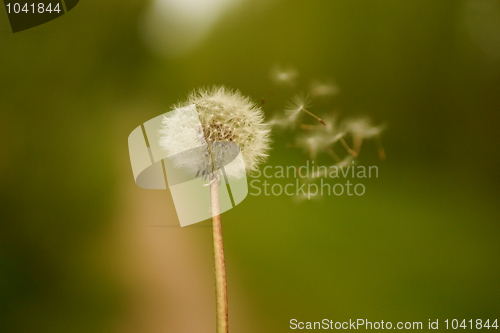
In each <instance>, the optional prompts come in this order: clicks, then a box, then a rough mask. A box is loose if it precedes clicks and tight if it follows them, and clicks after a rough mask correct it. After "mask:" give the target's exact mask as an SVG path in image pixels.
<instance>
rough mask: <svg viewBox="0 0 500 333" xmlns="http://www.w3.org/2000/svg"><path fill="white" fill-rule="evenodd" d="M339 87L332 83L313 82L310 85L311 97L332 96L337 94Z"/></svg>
mask: <svg viewBox="0 0 500 333" xmlns="http://www.w3.org/2000/svg"><path fill="white" fill-rule="evenodd" d="M339 90H340V89H339V87H338V86H337V85H336V84H334V83H333V82H320V81H314V82H312V83H311V96H312V97H326V96H333V95H337V94H338V93H339Z"/></svg>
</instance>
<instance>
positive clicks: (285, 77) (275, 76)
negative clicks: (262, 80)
mask: <svg viewBox="0 0 500 333" xmlns="http://www.w3.org/2000/svg"><path fill="white" fill-rule="evenodd" d="M298 76H299V72H297V70H295V69H294V68H291V67H288V68H282V67H280V66H274V67H273V68H272V69H271V80H272V81H273V82H274V83H275V84H277V85H288V86H291V85H293V84H294V83H295V80H296V79H297V77H298Z"/></svg>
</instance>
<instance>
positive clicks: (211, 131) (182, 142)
mask: <svg viewBox="0 0 500 333" xmlns="http://www.w3.org/2000/svg"><path fill="white" fill-rule="evenodd" d="M188 106H194V107H191V108H190V110H191V111H186V109H188V108H186V107H188ZM200 123H201V127H200ZM162 125H163V126H162V129H161V130H160V146H161V147H162V148H163V149H164V150H166V151H167V153H168V154H169V155H174V154H178V153H180V152H183V151H186V150H188V149H192V148H195V147H199V146H200V145H203V144H204V143H208V144H210V143H234V144H236V145H238V147H239V149H240V151H241V155H242V157H243V162H244V165H245V168H243V166H242V164H241V163H240V164H239V165H237V164H238V163H231V166H234V167H231V168H229V167H228V168H226V173H227V175H228V176H233V177H236V178H241V176H242V175H243V174H244V171H245V169H246V170H248V171H253V170H256V169H257V167H258V165H259V164H260V163H261V162H263V161H264V160H265V159H266V157H267V156H268V155H267V151H268V150H269V148H270V138H269V135H270V128H269V127H270V126H269V125H268V124H266V123H265V122H264V115H263V112H262V110H261V109H260V108H259V107H258V106H257V105H256V104H255V103H253V102H252V101H251V100H250V99H249V98H248V97H245V96H243V95H242V94H241V93H240V92H239V91H235V90H230V89H227V88H225V87H217V86H216V87H212V88H209V89H198V90H195V91H194V92H192V93H191V94H190V95H189V97H188V98H187V100H186V101H184V102H181V103H179V104H177V105H175V106H174V111H172V112H171V113H169V116H166V117H164V119H163V123H162ZM226 146H227V147H228V149H227V150H229V147H231V146H233V147H234V145H230V144H227V145H226ZM224 147H225V146H224V145H220V144H219V145H218V148H219V149H222V150H221V151H220V152H219V153H218V154H219V155H220V156H219V155H217V156H212V158H213V159H217V158H224V154H225V149H224ZM227 153H231V152H230V151H228V152H227Z"/></svg>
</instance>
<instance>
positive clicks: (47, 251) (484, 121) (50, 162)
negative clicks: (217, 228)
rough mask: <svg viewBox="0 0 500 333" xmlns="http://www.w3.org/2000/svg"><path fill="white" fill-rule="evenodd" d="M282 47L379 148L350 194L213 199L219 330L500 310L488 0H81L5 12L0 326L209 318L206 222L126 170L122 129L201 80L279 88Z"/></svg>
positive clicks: (143, 327)
mask: <svg viewBox="0 0 500 333" xmlns="http://www.w3.org/2000/svg"><path fill="white" fill-rule="evenodd" d="M275 64H283V65H285V66H293V67H295V68H296V69H297V70H298V71H299V72H300V76H299V78H298V85H297V86H296V87H295V88H294V89H295V90H300V89H305V88H306V87H307V85H308V84H309V82H310V81H311V80H316V79H334V80H335V82H336V83H337V84H338V86H339V87H340V89H341V90H340V93H339V94H338V96H335V97H334V98H333V99H332V100H331V102H330V103H331V105H332V106H333V107H335V108H336V109H337V110H342V111H341V112H342V115H343V116H350V115H353V116H354V115H369V116H370V117H372V119H374V121H375V122H376V123H386V124H388V128H387V130H386V131H385V132H384V134H383V136H382V139H383V142H384V145H385V148H386V151H387V156H388V157H387V160H386V161H385V162H382V161H379V160H378V158H377V154H376V147H375V145H374V144H373V143H368V144H366V146H364V147H363V154H362V156H361V158H360V164H363V165H378V166H379V170H380V176H379V178H378V179H372V180H369V181H367V182H366V183H365V184H366V186H367V192H366V194H365V195H364V196H362V197H347V196H344V197H326V198H323V200H314V201H313V200H311V201H304V202H297V201H294V200H293V199H292V198H290V197H287V196H280V197H275V196H269V197H266V196H258V197H254V196H249V197H248V198H247V199H246V200H245V201H244V202H243V203H242V204H240V205H239V206H238V207H236V208H235V209H233V210H231V211H229V212H227V213H225V214H224V215H223V221H224V235H225V246H226V263H227V270H228V288H229V302H230V327H231V331H232V332H287V331H289V330H290V329H289V321H290V319H292V318H296V319H298V320H300V321H315V320H321V319H323V318H329V319H333V320H338V321H342V320H348V319H357V318H366V319H369V320H371V321H380V320H384V321H394V322H396V321H423V322H427V320H428V319H432V320H435V319H441V320H444V319H447V318H448V319H453V318H456V319H477V318H480V319H488V318H489V319H500V318H499V316H500V312H499V310H500V261H499V260H498V259H499V255H500V242H499V236H500V225H499V222H500V219H499V217H500V214H499V213H500V210H499V206H498V202H499V192H498V191H499V187H500V177H499V174H498V167H499V161H500V157H499V139H498V133H499V125H500V115H499V110H500V89H499V88H500V2H499V1H497V0H468V1H462V0H448V1H445V0H443V1H432V0H406V1H395V0H385V1H369V0H358V1H349V0H329V1H325V0H309V1H301V0H288V1H285V0H274V1H270V0H252V1H245V0H240V1H230V0H210V1H208V0H206V1H201V0H199V1H197V0H189V1H187V0H186V1H180V0H154V1H138V0H120V1H118V0H108V1H99V2H97V1H84V0H82V1H80V4H79V5H78V6H77V7H76V8H75V9H73V10H72V11H71V12H70V13H68V14H67V15H64V16H63V17H61V18H59V19H57V20H54V21H52V22H49V23H47V24H45V25H42V26H39V27H36V28H33V29H30V30H27V31H23V32H19V33H16V34H13V33H12V32H11V31H10V28H9V25H8V21H7V15H6V13H5V11H3V9H2V10H0V100H1V105H0V142H1V149H0V207H1V210H0V214H1V215H0V216H1V218H0V220H1V222H0V331H1V332H17V333H20V332H51V333H58V332H64V333H66V332H93V333H94V332H117V333H118V332H120V333H121V332H124V333H135V332H137V333H138V332H141V333H156V332H158V333H159V332H174V333H175V332H200V333H201V332H214V331H215V320H214V316H215V308H214V302H215V300H214V289H213V272H212V249H211V232H210V226H209V223H207V222H203V223H200V224H198V225H194V226H192V227H186V228H180V227H177V225H178V223H177V219H176V216H175V210H174V207H173V204H172V201H171V197H170V195H169V193H168V191H151V190H144V189H141V188H139V187H137V186H136V185H135V183H134V180H133V177H132V172H131V168H130V163H129V160H128V147H127V137H128V134H129V133H130V132H131V131H132V130H133V129H134V128H135V127H137V126H138V125H140V124H142V123H143V122H144V121H146V120H148V119H150V118H153V117H155V116H157V115H159V114H161V113H163V112H166V111H168V108H169V107H170V105H172V104H173V103H175V102H177V101H178V100H179V99H182V98H184V97H185V96H186V94H187V93H188V92H190V91H191V90H192V89H194V88H196V87H199V86H205V85H212V84H224V85H227V86H230V87H234V88H238V89H240V90H241V91H242V92H243V93H244V94H247V95H249V96H251V97H252V98H253V99H255V100H256V101H259V100H260V99H261V98H262V97H266V98H269V97H270V95H269V91H270V89H271V90H272V84H271V81H270V78H269V71H270V69H271V68H272V66H274V65H275ZM290 89H291V88H290ZM295 90H293V89H291V90H290V94H291V91H295ZM285 94H286V92H285ZM271 97H272V96H271ZM270 99H272V98H270ZM279 111H280V110H278V109H277V108H274V107H267V108H266V113H267V116H268V117H271V116H272V115H273V112H279ZM274 140H275V143H274V144H273V150H272V152H271V157H270V159H269V161H268V162H267V163H268V164H269V165H296V164H297V163H298V161H299V162H300V161H302V160H303V159H304V156H303V155H301V152H300V151H297V150H294V149H290V148H287V143H288V142H290V140H291V138H290V136H289V134H287V133H286V132H282V133H279V132H278V133H275V134H274ZM301 159H302V160H301ZM156 225H163V226H161V227H155V226H156Z"/></svg>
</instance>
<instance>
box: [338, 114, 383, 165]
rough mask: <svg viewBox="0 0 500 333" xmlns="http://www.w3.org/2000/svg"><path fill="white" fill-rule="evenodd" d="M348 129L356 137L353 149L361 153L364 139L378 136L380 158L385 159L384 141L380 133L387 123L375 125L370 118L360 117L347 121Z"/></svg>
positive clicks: (346, 126)
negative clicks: (381, 139)
mask: <svg viewBox="0 0 500 333" xmlns="http://www.w3.org/2000/svg"><path fill="white" fill-rule="evenodd" d="M344 124H345V128H346V131H348V132H349V133H351V134H352V136H353V139H354V147H353V150H354V151H355V152H356V153H357V154H359V152H360V151H361V145H362V144H363V140H365V139H371V138H374V137H376V138H378V141H377V143H378V145H379V156H380V159H382V160H383V159H385V151H384V148H383V146H382V141H380V137H379V136H380V133H381V132H382V131H383V130H384V128H385V125H379V126H373V125H372V123H371V120H370V119H369V118H359V119H350V120H347V121H346V122H345V123H344Z"/></svg>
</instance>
